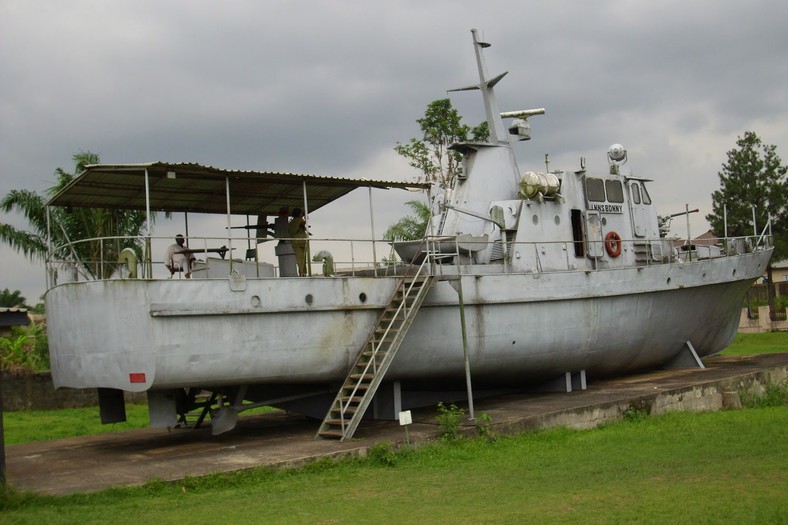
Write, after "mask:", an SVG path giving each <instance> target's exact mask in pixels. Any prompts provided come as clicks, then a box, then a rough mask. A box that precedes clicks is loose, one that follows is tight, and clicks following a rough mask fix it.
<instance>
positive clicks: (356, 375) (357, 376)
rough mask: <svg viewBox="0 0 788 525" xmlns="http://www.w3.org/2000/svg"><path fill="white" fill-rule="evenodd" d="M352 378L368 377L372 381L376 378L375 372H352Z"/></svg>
mask: <svg viewBox="0 0 788 525" xmlns="http://www.w3.org/2000/svg"><path fill="white" fill-rule="evenodd" d="M350 378H351V379H366V380H368V381H372V380H373V379H375V374H350Z"/></svg>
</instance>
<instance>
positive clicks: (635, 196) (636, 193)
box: [629, 182, 640, 204]
mask: <svg viewBox="0 0 788 525" xmlns="http://www.w3.org/2000/svg"><path fill="white" fill-rule="evenodd" d="M629 191H630V193H632V202H633V203H634V204H640V185H639V184H638V183H637V182H633V183H632V184H630V185H629Z"/></svg>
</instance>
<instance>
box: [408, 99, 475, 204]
mask: <svg viewBox="0 0 788 525" xmlns="http://www.w3.org/2000/svg"><path fill="white" fill-rule="evenodd" d="M416 122H418V123H419V126H420V127H421V131H422V138H421V139H416V138H412V139H410V141H409V142H408V144H402V143H400V142H397V145H396V146H395V147H394V151H396V152H397V153H399V154H400V155H402V156H403V157H405V158H407V159H408V161H409V163H410V165H411V166H413V167H414V168H416V169H417V170H419V171H420V172H421V176H419V180H424V181H426V182H436V183H437V184H438V185H439V186H440V187H441V189H444V190H445V189H448V188H451V187H452V186H453V185H454V181H455V180H456V179H457V175H458V174H459V173H461V172H462V154H461V153H459V152H457V151H452V150H450V149H449V146H451V145H452V144H454V143H457V142H466V141H468V140H469V138H470V139H471V140H473V141H486V140H487V139H488V137H489V134H490V133H489V128H488V126H487V122H482V123H481V124H479V125H478V126H476V127H475V128H471V127H470V126H467V125H465V124H463V123H462V117H461V116H460V114H459V113H458V112H457V110H456V109H455V108H453V107H452V105H451V100H449V99H448V98H444V99H440V100H434V101H432V102H430V103H429V104H428V105H427V109H426V111H425V112H424V117H422V118H420V119H417V120H416Z"/></svg>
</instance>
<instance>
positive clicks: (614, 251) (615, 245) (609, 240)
mask: <svg viewBox="0 0 788 525" xmlns="http://www.w3.org/2000/svg"><path fill="white" fill-rule="evenodd" d="M605 250H607V254H608V255H610V256H611V257H618V256H619V255H621V236H620V235H619V234H617V233H616V232H608V233H607V235H605Z"/></svg>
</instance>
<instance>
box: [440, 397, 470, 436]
mask: <svg viewBox="0 0 788 525" xmlns="http://www.w3.org/2000/svg"><path fill="white" fill-rule="evenodd" d="M464 416H465V410H463V409H462V408H458V407H457V405H455V404H454V403H452V404H451V405H449V406H448V407H447V406H446V405H444V404H443V402H442V401H441V402H440V403H438V424H440V426H441V431H442V433H441V439H444V440H446V441H451V440H453V439H456V438H457V432H458V431H459V429H460V421H462V418H463V417H464Z"/></svg>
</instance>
